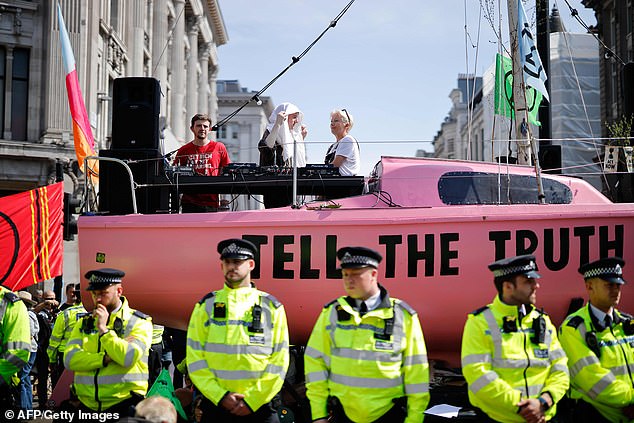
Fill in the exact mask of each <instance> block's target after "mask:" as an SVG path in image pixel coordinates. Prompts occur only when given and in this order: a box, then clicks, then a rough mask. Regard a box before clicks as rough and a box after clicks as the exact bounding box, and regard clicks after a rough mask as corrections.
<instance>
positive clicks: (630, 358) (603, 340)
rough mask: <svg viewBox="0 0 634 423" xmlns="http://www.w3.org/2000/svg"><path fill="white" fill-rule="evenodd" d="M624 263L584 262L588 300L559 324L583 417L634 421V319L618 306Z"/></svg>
mask: <svg viewBox="0 0 634 423" xmlns="http://www.w3.org/2000/svg"><path fill="white" fill-rule="evenodd" d="M624 265H625V262H624V261H623V260H622V259H621V258H619V257H609V258H603V259H600V260H597V261H593V262H591V263H588V264H585V265H583V266H581V267H580V268H579V273H581V274H582V275H583V278H584V280H585V284H586V291H587V292H588V298H589V301H588V303H587V304H586V305H585V306H584V307H582V308H581V309H579V310H577V311H576V312H575V313H573V314H571V315H570V316H568V317H567V318H566V320H564V323H563V324H562V326H561V328H560V329H559V331H560V335H559V339H560V340H561V345H562V346H563V348H564V350H565V351H566V354H567V355H568V366H569V367H570V378H571V381H570V384H571V387H572V389H571V398H572V399H573V400H576V405H575V406H574V407H573V410H574V411H573V412H574V418H575V420H576V421H579V422H608V421H609V422H628V421H630V422H631V421H634V379H633V378H634V375H633V373H634V320H633V319H632V316H631V315H629V314H626V313H623V312H621V311H619V310H617V309H616V308H615V307H616V306H617V305H618V303H619V300H620V298H621V288H622V287H623V284H625V281H624V280H623V266H624Z"/></svg>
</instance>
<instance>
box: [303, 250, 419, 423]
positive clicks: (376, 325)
mask: <svg viewBox="0 0 634 423" xmlns="http://www.w3.org/2000/svg"><path fill="white" fill-rule="evenodd" d="M337 257H338V258H339V260H340V263H341V273H342V276H343V284H344V290H345V291H346V293H347V294H348V295H347V296H342V297H339V298H337V299H336V300H334V301H332V302H330V303H329V304H326V306H324V309H323V310H322V312H321V314H320V315H319V318H318V319H317V322H316V323H315V327H314V328H313V331H312V333H311V335H310V339H309V341H308V344H307V346H306V354H305V357H304V363H305V372H306V388H307V392H306V395H307V396H308V399H309V401H310V407H311V412H312V418H313V421H317V422H326V421H327V418H328V414H329V413H328V412H329V411H331V412H332V413H333V415H334V418H335V421H336V422H337V423H341V422H385V423H393V422H408V423H410V422H420V421H422V419H423V412H424V411H425V408H426V407H427V404H428V402H429V366H428V363H427V351H426V348H425V341H424V339H423V331H422V329H421V326H420V322H419V320H418V316H417V314H416V311H415V310H414V309H412V308H411V307H410V306H409V305H407V304H406V303H405V302H403V301H401V300H398V299H396V298H391V297H390V296H389V295H388V293H387V291H386V290H385V288H383V287H382V286H381V285H380V284H379V283H378V279H377V277H378V270H377V268H378V267H379V263H380V262H381V259H382V257H381V255H380V254H379V253H377V252H376V251H373V250H371V249H369V248H365V247H345V248H341V249H340V250H338V251H337Z"/></svg>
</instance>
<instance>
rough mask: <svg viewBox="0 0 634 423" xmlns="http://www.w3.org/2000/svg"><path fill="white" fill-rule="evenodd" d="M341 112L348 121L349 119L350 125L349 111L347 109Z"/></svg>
mask: <svg viewBox="0 0 634 423" xmlns="http://www.w3.org/2000/svg"><path fill="white" fill-rule="evenodd" d="M341 111H342V112H344V113H345V114H346V119H348V123H350V115H349V114H348V111H347V110H346V109H341Z"/></svg>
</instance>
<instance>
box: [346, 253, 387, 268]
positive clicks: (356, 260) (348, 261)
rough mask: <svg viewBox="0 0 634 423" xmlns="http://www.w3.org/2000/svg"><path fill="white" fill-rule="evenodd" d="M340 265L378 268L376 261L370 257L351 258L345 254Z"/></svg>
mask: <svg viewBox="0 0 634 423" xmlns="http://www.w3.org/2000/svg"><path fill="white" fill-rule="evenodd" d="M341 264H362V265H364V266H374V267H379V262H378V261H376V260H373V259H371V258H370V257H367V256H352V255H349V254H346V255H345V256H344V257H343V258H342V259H341Z"/></svg>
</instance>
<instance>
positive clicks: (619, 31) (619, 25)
mask: <svg viewBox="0 0 634 423" xmlns="http://www.w3.org/2000/svg"><path fill="white" fill-rule="evenodd" d="M581 3H582V4H583V5H584V6H585V7H587V8H589V9H592V10H594V14H595V16H596V18H597V27H596V31H597V33H598V36H599V38H600V39H601V40H603V43H605V45H606V46H607V47H608V48H609V49H610V50H612V51H613V52H614V53H616V56H618V58H616V57H613V56H611V55H610V53H609V52H608V51H607V50H606V49H605V48H604V47H603V46H600V48H599V54H600V57H601V58H603V60H601V61H600V62H599V63H600V73H601V122H603V123H604V125H603V129H602V136H603V137H607V136H608V135H609V134H608V131H607V127H606V126H605V123H609V122H614V121H615V120H618V119H620V118H622V117H623V116H624V115H625V90H624V86H623V85H624V75H623V63H622V62H624V63H628V62H633V61H634V47H633V43H634V40H633V38H634V0H582V1H581ZM619 59H620V60H619ZM621 61H622V62H621ZM630 95H631V94H630ZM631 101H634V99H633V100H631Z"/></svg>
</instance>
